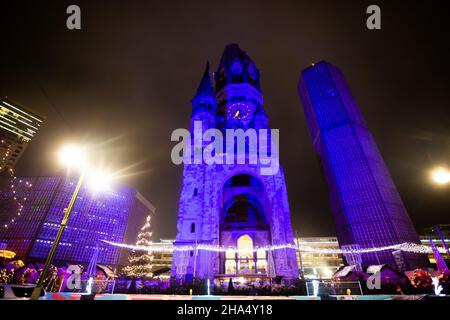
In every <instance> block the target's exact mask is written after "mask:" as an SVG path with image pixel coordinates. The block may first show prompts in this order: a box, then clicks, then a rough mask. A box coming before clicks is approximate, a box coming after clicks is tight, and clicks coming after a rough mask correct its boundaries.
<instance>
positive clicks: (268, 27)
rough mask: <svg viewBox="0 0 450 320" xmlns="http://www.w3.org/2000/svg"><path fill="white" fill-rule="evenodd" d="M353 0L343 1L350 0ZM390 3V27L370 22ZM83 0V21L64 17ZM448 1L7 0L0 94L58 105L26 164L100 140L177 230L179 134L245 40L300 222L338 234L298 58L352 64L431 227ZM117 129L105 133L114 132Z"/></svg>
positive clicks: (408, 198) (405, 194)
mask: <svg viewBox="0 0 450 320" xmlns="http://www.w3.org/2000/svg"><path fill="white" fill-rule="evenodd" d="M343 3H345V4H343ZM372 3H377V4H379V5H380V6H381V9H382V30H381V31H369V30H367V29H366V27H365V20H366V17H367V15H366V14H365V11H366V8H367V6H368V5H369V4H372ZM69 4H78V5H80V7H81V10H82V30H81V31H69V30H67V29H66V23H65V20H66V17H67V15H66V13H65V11H66V7H67V6H68V5H69ZM443 4H444V1H442V2H437V1H436V2H430V1H422V3H421V4H414V2H411V1H389V2H386V3H384V2H382V1H370V2H367V1H319V0H316V1H300V0H294V1H245V0H241V1H231V0H228V1H212V0H210V1H197V0H192V1H174V0H170V1H167V0H166V1H149V0H146V1H131V0H129V1H75V0H73V1H70V2H67V1H53V2H50V1H29V2H26V1H20V0H14V1H9V0H6V1H5V0H2V1H1V4H0V6H1V7H0V8H1V16H2V17H1V35H0V41H1V53H0V57H1V69H0V70H1V71H0V94H1V95H8V96H9V97H10V98H12V99H13V100H15V101H17V102H19V103H21V104H23V105H24V106H26V107H28V108H29V109H31V110H34V111H35V112H37V113H39V114H42V115H44V116H46V117H47V120H46V124H45V126H44V127H43V128H42V130H41V132H40V133H39V135H38V136H37V137H36V139H35V140H34V141H33V142H32V143H31V144H30V146H29V149H28V150H27V152H26V154H25V155H24V156H23V158H22V160H21V162H20V164H19V166H18V174H19V175H49V174H57V173H58V169H57V168H58V167H57V165H56V164H55V161H54V160H53V159H52V158H53V157H54V154H53V152H55V150H57V148H58V146H60V144H61V143H62V142H63V141H68V140H71V139H72V140H74V141H75V140H78V141H83V142H84V141H89V142H90V143H91V144H94V145H96V146H98V148H101V149H102V150H105V152H106V153H107V156H106V159H105V162H106V163H108V164H110V166H111V167H113V168H123V167H126V166H130V165H133V167H131V168H129V169H128V170H127V172H128V173H138V174H136V175H132V176H129V177H126V178H124V179H123V181H122V182H123V183H126V184H130V185H132V186H134V187H136V188H137V189H138V190H139V191H140V192H141V193H142V194H144V195H145V196H146V197H147V198H148V199H149V200H150V201H151V202H152V203H153V204H154V205H155V206H156V207H157V216H156V217H155V219H154V220H153V224H154V231H155V232H154V233H155V236H156V238H158V237H174V236H175V231H176V218H177V207H178V197H179V192H180V187H181V176H182V167H176V166H174V165H173V164H172V163H171V161H170V151H171V148H172V146H173V145H174V144H173V143H171V142H170V134H171V132H172V131H173V130H174V129H176V128H183V127H184V128H186V127H188V125H189V116H190V112H191V105H190V100H191V99H192V97H193V95H194V93H195V90H196V88H197V85H198V82H199V80H200V77H201V75H202V72H203V68H204V65H205V62H206V60H210V62H211V63H212V67H213V69H214V70H215V68H216V67H217V64H218V60H219V59H220V56H221V54H222V51H223V49H224V47H225V45H227V44H228V43H233V42H236V43H239V45H240V46H241V48H242V49H244V50H245V51H246V52H247V53H248V54H249V55H250V56H251V57H252V59H253V60H254V62H255V63H256V65H257V66H258V68H259V69H260V71H261V74H262V76H261V82H262V90H263V93H264V98H265V108H266V111H267V113H268V115H269V118H270V125H271V126H272V128H279V129H280V135H281V146H280V148H281V149H280V150H281V151H280V152H281V164H282V165H283V167H284V170H285V175H286V182H287V187H288V193H289V201H290V206H291V214H292V220H293V228H294V229H296V230H298V231H299V234H300V236H328V235H334V234H335V231H334V225H333V222H332V218H331V213H330V210H329V208H328V202H327V196H326V193H325V190H326V188H325V182H324V181H323V180H322V177H321V175H320V170H319V166H318V162H317V160H316V156H315V155H314V153H313V150H312V144H311V141H310V138H309V135H308V131H307V127H306V122H305V118H304V115H303V111H302V106H301V103H300V101H299V98H298V95H297V82H298V78H299V72H300V70H301V69H303V68H306V67H307V66H309V65H310V64H311V63H313V62H317V61H320V60H328V61H329V62H331V63H333V64H335V65H337V66H338V67H340V68H341V70H342V71H343V72H344V74H345V75H346V77H347V79H348V81H349V83H350V87H351V88H352V91H353V93H354V95H355V97H356V100H357V101H358V103H359V104H360V107H361V109H362V111H363V114H364V115H365V117H366V120H367V122H368V124H369V126H370V128H371V129H372V132H373V134H374V136H375V139H376V141H377V143H378V146H379V148H380V150H381V152H382V155H383V157H384V159H385V161H386V163H387V165H388V167H389V169H390V171H391V174H392V176H393V178H394V181H395V183H396V185H397V187H398V189H399V191H400V193H401V195H402V198H403V200H404V202H405V205H406V207H407V209H408V211H409V213H410V215H411V217H412V219H413V221H414V224H415V225H416V227H417V229H418V230H419V231H422V229H423V228H425V227H428V226H431V225H434V224H437V223H450V219H449V208H450V192H449V188H446V189H445V188H437V187H436V186H433V185H432V184H431V183H430V182H429V177H428V170H429V169H430V168H432V167H433V166H435V165H438V164H446V165H450V113H449V107H450V106H449V101H450V81H449V75H450V62H449V57H450V52H449V50H448V46H447V43H448V41H449V38H450V34H449V29H450V23H449V22H448V17H447V16H446V14H447V13H446V12H447V11H446V10H445V8H444V7H443V6H442V5H443ZM104 142H106V143H104Z"/></svg>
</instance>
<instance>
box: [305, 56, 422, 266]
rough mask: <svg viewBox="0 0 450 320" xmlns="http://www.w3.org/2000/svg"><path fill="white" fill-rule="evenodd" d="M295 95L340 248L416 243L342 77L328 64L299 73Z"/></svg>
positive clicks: (374, 257) (413, 260)
mask: <svg viewBox="0 0 450 320" xmlns="http://www.w3.org/2000/svg"><path fill="white" fill-rule="evenodd" d="M299 95H300V98H301V100H302V103H303V107H304V111H305V115H306V119H307V122H308V126H309V131H310V135H311V139H312V141H313V145H314V150H315V151H316V152H317V153H318V154H319V156H320V161H321V164H322V167H323V170H324V172H325V176H326V179H327V182H328V186H329V196H330V204H331V208H332V212H333V215H334V220H335V223H336V227H337V232H338V238H339V243H340V244H341V245H347V246H355V245H356V246H358V247H360V248H367V247H379V246H386V245H390V244H398V243H404V242H413V243H420V242H419V237H418V235H417V233H416V231H415V229H414V226H413V224H412V222H411V220H410V218H409V216H408V213H407V212H406V209H405V207H404V205H403V202H402V200H401V198H400V195H399V193H398V192H397V189H396V187H395V185H394V183H393V181H392V178H391V176H390V174H389V172H388V169H387V167H386V165H385V163H384V161H383V158H382V157H381V154H380V152H379V150H378V148H377V146H376V143H375V140H374V139H373V136H372V134H371V133H370V131H369V129H368V127H367V124H366V122H365V120H364V118H363V116H362V114H361V111H360V110H359V108H358V106H357V104H356V102H355V100H354V98H353V96H352V95H351V92H350V89H349V87H348V85H347V83H346V81H345V79H344V76H343V75H342V73H341V72H340V71H339V70H338V69H337V68H336V67H334V66H333V65H331V64H329V63H327V62H320V63H318V64H316V65H314V66H312V67H310V68H307V69H305V70H303V71H302V73H301V77H300V83H299ZM399 259H400V260H404V261H403V262H405V263H406V267H407V268H413V267H416V266H423V265H425V264H426V259H425V257H422V256H420V255H413V254H404V255H403V257H397V258H395V257H394V256H393V254H392V252H389V251H384V252H380V253H377V254H364V255H363V256H362V264H363V265H370V264H380V263H388V264H391V265H396V266H399V264H402V263H403V262H402V261H398V260H399Z"/></svg>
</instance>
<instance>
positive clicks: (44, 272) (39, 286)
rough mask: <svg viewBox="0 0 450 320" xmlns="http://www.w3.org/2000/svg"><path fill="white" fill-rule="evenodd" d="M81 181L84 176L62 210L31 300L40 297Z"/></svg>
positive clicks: (80, 179) (81, 178)
mask: <svg viewBox="0 0 450 320" xmlns="http://www.w3.org/2000/svg"><path fill="white" fill-rule="evenodd" d="M83 180H84V174H81V176H80V178H79V179H78V183H77V186H76V187H75V191H74V192H73V194H72V198H71V199H70V203H69V206H68V207H67V209H65V210H64V218H63V220H62V222H61V225H60V227H59V230H58V234H57V235H56V239H55V241H54V242H53V245H52V248H51V250H50V253H49V254H48V257H47V260H46V261H45V265H44V269H43V270H42V272H41V274H40V276H39V280H38V282H37V284H36V287H35V288H34V290H33V293H32V294H31V300H37V299H38V298H39V296H40V295H41V291H42V286H43V284H44V281H45V278H46V277H47V272H48V268H49V267H50V264H51V263H52V260H53V257H54V256H55V253H56V249H58V245H59V242H60V240H61V236H62V234H63V232H64V229H65V228H66V226H67V221H68V220H69V217H70V213H71V212H72V208H73V205H74V204H75V200H76V198H77V197H78V193H79V192H80V189H81V185H82V184H83Z"/></svg>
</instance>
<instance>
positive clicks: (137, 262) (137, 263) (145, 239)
mask: <svg viewBox="0 0 450 320" xmlns="http://www.w3.org/2000/svg"><path fill="white" fill-rule="evenodd" d="M150 220H151V217H150V216H148V217H147V218H146V220H145V224H144V226H143V227H142V228H141V232H140V233H139V234H138V239H137V242H136V245H137V246H142V247H148V246H150V245H151V244H152V232H151V231H150V226H151V225H150ZM152 262H153V254H152V253H151V252H148V251H133V253H132V254H131V256H130V258H129V259H128V263H129V264H128V266H126V267H125V268H124V269H123V272H124V273H125V275H127V276H128V277H135V278H151V277H152V276H153V272H152V269H153V265H152Z"/></svg>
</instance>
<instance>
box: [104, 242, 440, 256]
mask: <svg viewBox="0 0 450 320" xmlns="http://www.w3.org/2000/svg"><path fill="white" fill-rule="evenodd" d="M103 242H105V243H107V244H109V245H112V246H115V247H120V248H124V249H129V250H136V251H148V252H174V251H194V250H205V251H213V252H229V251H234V252H241V251H245V252H248V251H249V250H248V249H241V250H239V249H238V248H236V247H225V246H218V245H205V244H198V245H181V246H173V245H160V244H157V245H152V246H138V245H130V244H125V243H117V242H111V241H107V240H103ZM282 249H294V250H299V251H302V252H311V253H321V254H344V255H345V254H363V253H374V252H379V251H386V250H401V251H405V252H411V253H423V254H430V253H433V249H432V248H430V247H427V246H424V245H420V244H416V243H409V242H405V243H401V244H395V245H390V246H384V247H372V248H363V249H337V248H312V247H308V246H302V245H294V244H291V243H287V244H280V245H271V246H261V247H255V248H253V250H252V251H253V252H257V251H259V250H264V251H274V250H282ZM438 250H439V251H440V252H441V253H445V249H444V248H438Z"/></svg>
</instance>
